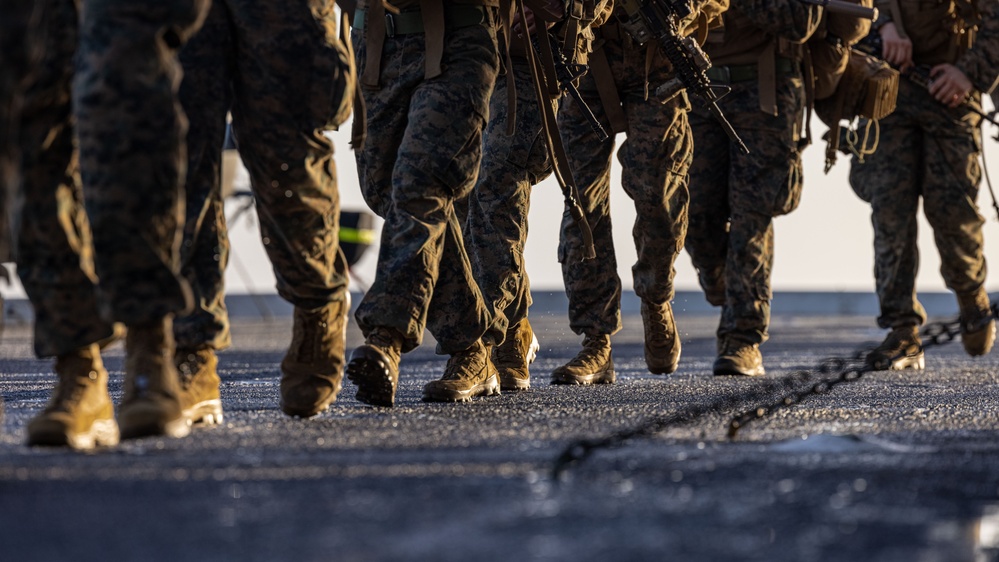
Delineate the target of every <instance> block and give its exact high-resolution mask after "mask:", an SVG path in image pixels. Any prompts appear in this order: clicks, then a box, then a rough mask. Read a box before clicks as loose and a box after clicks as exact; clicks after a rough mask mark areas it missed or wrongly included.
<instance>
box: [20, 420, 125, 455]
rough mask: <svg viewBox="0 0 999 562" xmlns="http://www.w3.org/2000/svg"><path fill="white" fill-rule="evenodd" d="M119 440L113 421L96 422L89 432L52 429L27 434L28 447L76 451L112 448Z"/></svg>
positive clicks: (115, 424)
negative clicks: (64, 448) (62, 448)
mask: <svg viewBox="0 0 999 562" xmlns="http://www.w3.org/2000/svg"><path fill="white" fill-rule="evenodd" d="M119 440H120V435H119V433H118V424H117V423H115V421H114V420H97V421H95V422H94V423H93V424H92V425H91V426H90V430H89V431H86V432H83V433H72V432H66V431H60V430H59V429H57V428H54V427H53V428H51V429H49V428H46V429H43V430H41V431H35V432H32V433H30V434H28V445H29V446H32V447H36V446H38V447H69V448H70V449H75V450H77V451H88V450H90V449H95V448H97V447H113V446H115V445H117V444H118V441H119Z"/></svg>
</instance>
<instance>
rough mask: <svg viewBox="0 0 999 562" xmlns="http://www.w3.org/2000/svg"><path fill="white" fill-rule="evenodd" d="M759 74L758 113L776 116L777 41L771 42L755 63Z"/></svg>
mask: <svg viewBox="0 0 999 562" xmlns="http://www.w3.org/2000/svg"><path fill="white" fill-rule="evenodd" d="M756 68H757V71H758V72H759V90H760V111H762V112H763V113H766V114H768V115H773V116H775V117H776V116H777V41H776V40H774V41H771V42H770V44H769V45H767V47H766V49H764V50H763V52H762V53H760V58H759V59H758V60H757V61H756Z"/></svg>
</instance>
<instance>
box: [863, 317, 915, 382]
mask: <svg viewBox="0 0 999 562" xmlns="http://www.w3.org/2000/svg"><path fill="white" fill-rule="evenodd" d="M865 362H866V364H867V366H868V367H869V368H871V369H874V370H875V371H901V370H905V369H915V370H922V369H923V368H924V366H925V360H924V358H923V345H922V342H921V341H920V339H919V329H918V328H917V327H916V325H915V324H908V325H905V326H896V327H895V328H892V330H891V332H888V337H886V338H885V341H883V342H881V345H879V346H877V347H876V348H874V350H873V351H871V352H870V353H868V354H867V358H866V360H865Z"/></svg>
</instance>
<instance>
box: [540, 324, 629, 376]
mask: <svg viewBox="0 0 999 562" xmlns="http://www.w3.org/2000/svg"><path fill="white" fill-rule="evenodd" d="M615 380H617V374H616V373H615V372H614V358H613V357H611V343H610V336H608V335H606V334H597V335H587V336H585V337H584V338H583V348H582V349H580V350H579V353H577V354H576V356H575V357H573V358H572V359H570V360H569V362H568V363H566V364H565V365H562V366H561V367H558V368H557V369H555V370H554V371H552V384H579V385H587V384H613V383H614V381H615Z"/></svg>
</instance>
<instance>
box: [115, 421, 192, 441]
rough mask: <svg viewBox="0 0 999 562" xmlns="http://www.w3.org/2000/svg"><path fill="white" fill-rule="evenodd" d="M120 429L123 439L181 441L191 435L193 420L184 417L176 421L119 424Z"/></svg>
mask: <svg viewBox="0 0 999 562" xmlns="http://www.w3.org/2000/svg"><path fill="white" fill-rule="evenodd" d="M119 417H120V416H119ZM118 427H119V429H120V430H121V438H122V439H139V438H141V437H170V438H172V439H180V438H181V437H187V435H188V434H189V433H191V420H190V419H188V418H186V417H183V416H181V417H180V418H177V419H174V420H162V419H149V420H141V421H135V422H127V423H121V422H119V423H118Z"/></svg>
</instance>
